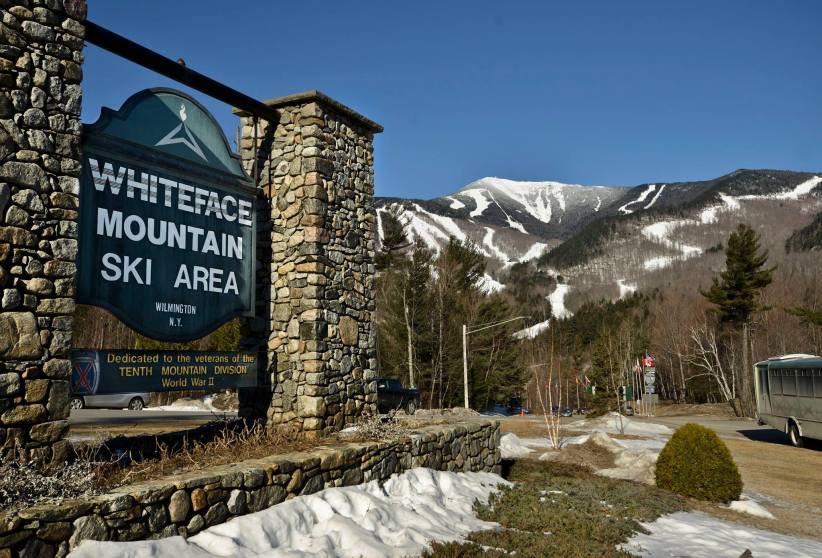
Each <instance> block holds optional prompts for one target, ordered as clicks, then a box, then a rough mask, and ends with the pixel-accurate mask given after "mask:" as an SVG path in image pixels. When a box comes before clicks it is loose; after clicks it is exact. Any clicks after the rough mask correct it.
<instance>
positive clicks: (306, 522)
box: [71, 468, 510, 558]
mask: <svg viewBox="0 0 822 558" xmlns="http://www.w3.org/2000/svg"><path fill="white" fill-rule="evenodd" d="M509 484H510V483H508V482H507V481H505V480H504V479H503V478H502V477H500V476H498V475H494V474H491V473H450V472H443V471H434V470H431V469H423V468H419V469H412V470H410V471H407V472H405V473H403V474H402V475H399V476H393V477H391V478H390V479H389V480H388V481H386V482H385V483H384V484H383V485H382V486H380V484H379V483H378V482H377V481H372V482H369V483H367V484H362V485H359V486H349V487H344V488H329V489H326V490H323V491H321V492H318V493H316V494H311V495H309V496H299V497H297V498H294V499H293V500H288V501H286V502H283V503H282V504H278V505H276V506H273V507H271V508H269V509H267V510H263V511H261V512H258V513H254V514H249V515H245V516H241V517H238V518H235V519H233V520H232V521H229V522H228V523H223V524H220V525H216V526H214V527H211V528H209V529H207V530H205V531H203V532H201V533H199V534H197V535H194V536H193V537H190V538H188V539H183V538H182V537H170V538H167V539H160V540H150V541H135V542H117V543H115V542H97V541H87V542H85V543H83V544H81V545H80V547H79V548H78V549H77V550H75V552H74V553H72V554H71V556H73V557H75V558H115V557H121V556H130V557H138V556H139V557H141V558H162V557H170V558H205V557H212V556H232V557H238V558H243V557H251V556H288V557H303V556H304V557H309V556H320V557H348V556H351V557H359V556H362V557H365V558H369V557H375V558H377V557H383V556H397V557H400V556H417V555H419V554H421V553H422V552H423V551H424V550H425V549H426V548H428V547H429V542H430V541H432V540H437V541H455V540H461V539H462V538H463V537H464V536H465V535H467V534H468V533H470V532H472V531H477V530H482V529H492V528H494V527H496V526H497V524H496V523H491V522H487V521H482V520H480V519H478V518H477V517H476V516H475V515H474V513H473V504H474V501H475V500H479V501H480V502H483V503H484V502H487V501H488V497H489V495H490V494H491V493H492V492H494V490H496V488H497V487H499V486H501V485H509Z"/></svg>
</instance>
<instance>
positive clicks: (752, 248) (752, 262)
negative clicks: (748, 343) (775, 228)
mask: <svg viewBox="0 0 822 558" xmlns="http://www.w3.org/2000/svg"><path fill="white" fill-rule="evenodd" d="M759 240H760V238H759V235H758V234H757V233H756V231H754V230H753V229H752V228H751V227H749V226H748V225H745V224H741V223H740V224H739V226H738V227H737V228H736V231H735V232H733V233H731V236H730V238H729V239H728V248H727V249H726V251H725V254H726V260H725V271H723V272H721V273H720V274H719V277H714V279H713V284H712V285H711V288H710V289H708V290H707V291H703V290H702V289H700V291H699V292H700V293H702V296H704V297H705V298H707V299H708V300H709V301H710V302H712V303H713V304H715V305H716V306H717V308H716V313H717V315H718V316H719V320H720V322H724V323H730V324H734V325H742V324H747V323H748V322H749V320H750V318H751V316H752V315H753V314H755V313H756V312H759V311H762V310H767V308H766V307H764V306H762V304H761V297H760V294H761V292H762V289H764V288H765V287H767V286H768V285H770V284H771V281H773V271H774V269H776V268H775V267H771V268H765V267H764V266H765V264H766V263H767V261H768V251H767V250H762V251H760V250H761V245H760V242H759Z"/></svg>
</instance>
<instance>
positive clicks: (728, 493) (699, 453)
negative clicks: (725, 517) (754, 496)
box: [656, 424, 742, 502]
mask: <svg viewBox="0 0 822 558" xmlns="http://www.w3.org/2000/svg"><path fill="white" fill-rule="evenodd" d="M656 485H657V486H658V487H660V488H664V489H666V490H670V491H671V492H675V493H677V494H681V495H682V496H687V497H690V498H697V499H699V500H708V501H711V502H731V501H733V500H738V499H739V495H740V494H741V493H742V477H740V476H739V471H738V470H737V468H736V463H734V460H733V457H731V452H730V451H728V447H727V446H726V445H725V443H724V442H723V441H722V440H720V439H719V436H717V435H716V433H715V432H714V431H713V430H711V429H709V428H705V427H704V426H700V425H698V424H686V425H684V426H682V427H680V428H678V429H677V431H676V432H674V435H673V436H671V439H670V440H668V443H667V444H665V447H664V448H662V451H661V452H660V454H659V459H658V460H657V462H656Z"/></svg>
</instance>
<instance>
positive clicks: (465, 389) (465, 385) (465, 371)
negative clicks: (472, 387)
mask: <svg viewBox="0 0 822 558" xmlns="http://www.w3.org/2000/svg"><path fill="white" fill-rule="evenodd" d="M529 317H530V316H517V317H516V318H511V319H510V320H503V321H501V322H494V323H491V324H483V325H480V326H479V327H477V328H476V329H472V330H469V329H468V324H462V381H463V384H462V387H463V398H464V404H465V408H466V409H470V407H469V406H468V335H469V334H471V333H476V332H478V331H482V330H483V329H489V328H492V327H496V326H500V325H503V324H507V323H510V322H515V321H517V320H524V319H525V318H529Z"/></svg>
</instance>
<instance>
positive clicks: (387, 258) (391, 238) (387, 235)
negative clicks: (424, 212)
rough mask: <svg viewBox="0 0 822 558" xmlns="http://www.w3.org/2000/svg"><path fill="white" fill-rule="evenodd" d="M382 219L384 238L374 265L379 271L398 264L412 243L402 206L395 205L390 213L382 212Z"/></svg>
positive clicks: (381, 240) (389, 210) (390, 209)
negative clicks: (409, 238)
mask: <svg viewBox="0 0 822 558" xmlns="http://www.w3.org/2000/svg"><path fill="white" fill-rule="evenodd" d="M380 217H381V218H380V222H381V224H382V237H381V239H380V249H379V250H378V251H377V253H376V255H375V256H374V263H375V265H376V267H377V270H379V271H383V270H386V269H388V268H390V267H391V266H393V265H394V264H396V263H397V261H398V258H402V257H403V254H404V253H405V252H407V251H408V250H409V248H411V246H412V243H411V242H410V241H409V240H408V219H407V217H406V215H405V210H404V209H403V207H402V206H401V205H399V204H394V205H392V206H391V207H390V208H389V209H388V211H381V212H380Z"/></svg>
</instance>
